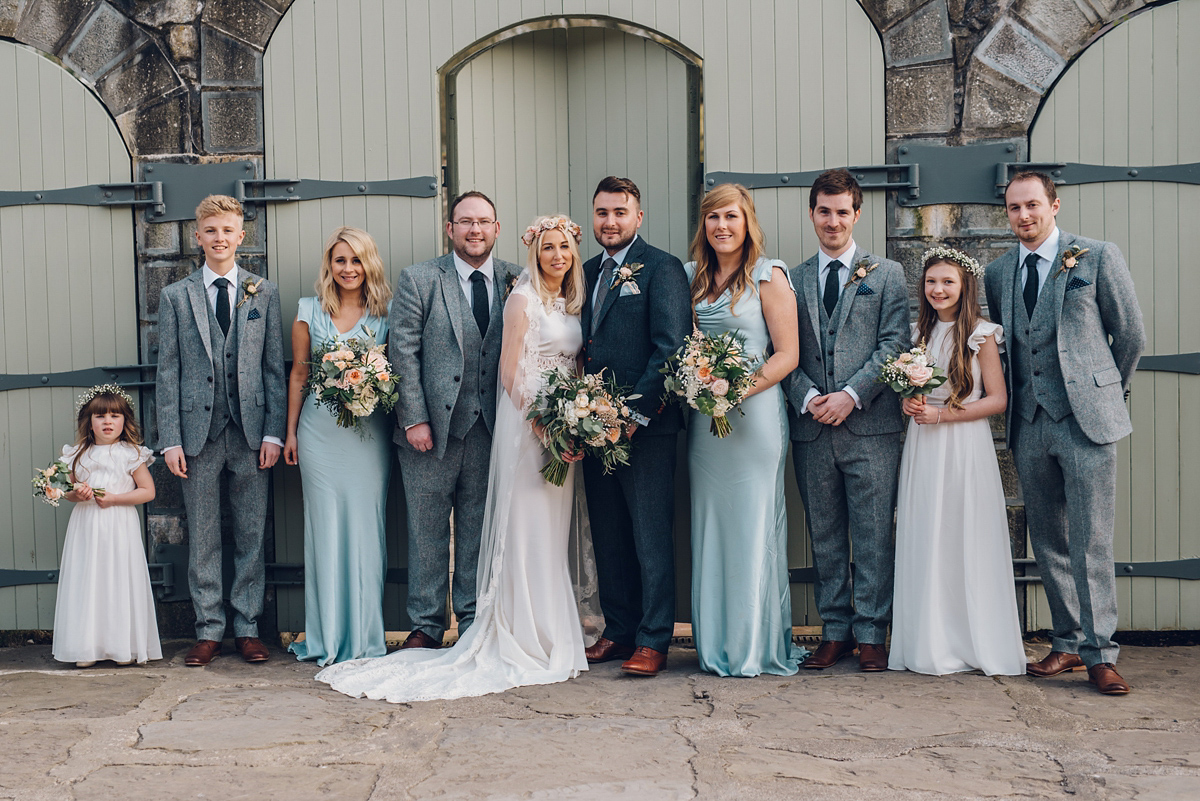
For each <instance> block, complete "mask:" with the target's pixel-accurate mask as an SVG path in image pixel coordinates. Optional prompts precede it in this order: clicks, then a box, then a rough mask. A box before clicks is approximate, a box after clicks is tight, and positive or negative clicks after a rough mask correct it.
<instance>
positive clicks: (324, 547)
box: [288, 298, 392, 665]
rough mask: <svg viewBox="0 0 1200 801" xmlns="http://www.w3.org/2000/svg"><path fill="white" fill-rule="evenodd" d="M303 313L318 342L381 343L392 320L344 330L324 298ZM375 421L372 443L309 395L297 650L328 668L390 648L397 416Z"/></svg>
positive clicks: (301, 437)
mask: <svg viewBox="0 0 1200 801" xmlns="http://www.w3.org/2000/svg"><path fill="white" fill-rule="evenodd" d="M296 319H297V320H303V321H304V322H306V323H308V333H309V339H310V341H311V342H312V345H313V347H314V348H315V347H317V346H318V345H320V344H322V343H324V342H327V341H329V340H332V339H334V338H335V337H340V338H341V339H343V340H347V339H352V338H354V337H365V336H366V332H367V330H369V331H370V332H371V333H372V334H374V336H375V341H376V342H384V341H386V339H387V330H388V328H387V318H386V317H373V316H371V315H364V316H363V318H362V319H361V320H359V322H358V323H357V324H355V326H354V328H352V329H350V330H349V331H347V332H346V333H345V334H339V333H338V331H337V329H336V328H334V325H333V320H331V319H330V317H329V315H328V314H327V313H326V312H325V310H324V309H322V308H321V305H320V303H318V301H317V299H316V298H301V299H300V308H299V310H298V311H297V313H296ZM296 355H297V357H299V354H296ZM367 425H368V428H369V431H370V438H368V439H362V438H360V437H359V435H358V432H357V431H355V430H354V429H352V428H339V427H338V424H337V419H336V418H335V417H334V416H333V414H331V413H330V411H329V410H328V409H327V408H325V407H323V406H318V405H317V402H316V397H315V396H314V395H309V396H308V397H307V398H305V400H304V406H303V408H302V409H301V411H300V422H299V424H298V425H297V428H296V443H297V449H298V452H299V458H300V478H301V485H302V487H303V490H304V640H302V641H300V642H294V643H292V645H291V647H290V648H289V649H288V650H290V651H291V652H292V653H294V654H296V656H297V657H298V658H300V659H303V660H316V661H317V663H318V664H320V665H330V664H333V663H334V662H344V661H345V660H347V659H358V658H361V657H367V656H383V655H384V654H385V653H387V647H386V646H385V644H384V636H383V582H384V576H385V575H386V572H387V550H386V545H385V541H384V517H385V512H386V508H387V487H388V478H389V476H390V473H391V466H392V462H391V454H392V438H391V429H392V417H391V415H387V414H383V413H381V412H376V413H375V414H373V415H371V417H370V419H369V420H368V422H367Z"/></svg>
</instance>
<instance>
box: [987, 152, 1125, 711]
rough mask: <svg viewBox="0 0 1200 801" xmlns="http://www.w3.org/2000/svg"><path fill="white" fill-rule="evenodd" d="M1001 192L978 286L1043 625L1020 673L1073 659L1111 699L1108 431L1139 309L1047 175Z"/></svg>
mask: <svg viewBox="0 0 1200 801" xmlns="http://www.w3.org/2000/svg"><path fill="white" fill-rule="evenodd" d="M1004 202H1005V206H1006V207H1007V209H1008V222H1009V225H1011V226H1012V230H1013V233H1015V234H1016V235H1017V239H1018V240H1020V243H1019V244H1018V245H1017V246H1016V247H1014V248H1011V249H1010V250H1008V251H1007V252H1006V253H1005V254H1004V255H1003V256H1001V257H1000V258H998V259H996V260H995V261H994V262H992V263H991V264H989V265H988V267H987V277H986V279H985V288H986V292H987V303H988V311H989V312H990V313H991V315H992V319H993V320H995V321H996V322H998V323H1000V324H1001V325H1003V326H1004V331H1005V338H1006V339H1007V340H1008V358H1007V359H1006V361H1005V378H1006V379H1007V381H1008V387H1009V398H1010V400H1009V403H1008V412H1007V416H1006V422H1007V435H1008V446H1009V448H1010V449H1011V450H1012V452H1013V456H1014V457H1015V460H1016V464H1017V475H1018V476H1019V477H1020V479H1021V485H1022V487H1023V488H1024V496H1025V519H1026V522H1027V523H1028V526H1029V541H1030V542H1031V543H1032V544H1033V551H1034V556H1036V557H1037V561H1038V566H1039V567H1040V568H1041V571H1042V586H1044V587H1045V589H1046V600H1047V601H1048V602H1049V604H1050V616H1051V621H1052V623H1053V625H1054V633H1053V639H1052V641H1051V651H1050V654H1049V656H1047V657H1046V658H1045V659H1043V660H1042V661H1040V662H1034V663H1030V665H1029V666H1028V668H1027V672H1028V673H1029V674H1031V675H1033V676H1054V675H1057V674H1059V673H1062V672H1064V671H1067V670H1076V669H1079V668H1082V667H1085V666H1086V667H1087V669H1088V677H1089V679H1090V681H1091V682H1092V683H1093V684H1095V685H1096V687H1097V689H1098V690H1099V691H1100V692H1102V693H1104V694H1106V695H1124V694H1126V693H1128V692H1129V685H1128V684H1127V683H1126V682H1125V680H1124V679H1122V678H1121V676H1120V674H1118V673H1117V671H1116V668H1115V667H1114V664H1115V663H1116V661H1117V651H1118V646H1117V644H1116V643H1115V642H1113V640H1112V635H1113V633H1114V632H1115V631H1116V629H1117V594H1116V579H1115V574H1114V571H1113V527H1114V523H1115V518H1116V509H1115V496H1116V483H1117V441H1118V440H1120V439H1122V438H1123V437H1125V436H1127V435H1128V434H1129V433H1130V432H1131V431H1132V430H1133V425H1132V423H1131V422H1130V419H1129V411H1128V409H1127V408H1126V406H1125V400H1126V399H1127V397H1128V395H1129V385H1130V382H1131V381H1132V380H1133V373H1134V371H1135V370H1136V369H1137V363H1138V357H1139V356H1141V353H1142V349H1143V348H1144V347H1145V346H1146V332H1145V329H1144V328H1143V325H1142V311H1141V308H1140V307H1139V306H1138V301H1137V295H1136V294H1135V292H1134V289H1133V278H1132V277H1131V276H1130V274H1129V268H1128V267H1127V266H1126V265H1125V259H1124V258H1122V256H1121V251H1120V250H1118V248H1117V246H1116V245H1114V244H1112V243H1111V242H1100V241H1098V240H1095V239H1085V238H1083V237H1079V236H1074V235H1073V234H1068V233H1066V232H1065V231H1060V230H1059V229H1058V226H1057V224H1056V221H1055V217H1056V215H1057V214H1058V209H1059V200H1058V193H1057V192H1056V191H1055V188H1054V182H1053V180H1051V179H1050V178H1049V177H1048V176H1046V175H1043V174H1041V173H1037V172H1023V173H1018V174H1017V175H1016V176H1015V177H1014V178H1013V180H1012V182H1011V183H1009V185H1008V188H1007V189H1006V190H1005V195H1004Z"/></svg>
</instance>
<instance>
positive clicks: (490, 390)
mask: <svg viewBox="0 0 1200 801" xmlns="http://www.w3.org/2000/svg"><path fill="white" fill-rule="evenodd" d="M499 232H500V223H499V222H498V221H497V220H496V207H495V204H493V203H492V201H491V200H489V199H488V197H487V196H486V195H484V194H482V193H480V192H465V193H463V194H462V195H459V196H458V197H457V198H455V199H454V201H453V202H452V203H451V204H450V220H449V222H447V223H446V235H447V236H449V237H450V240H451V242H452V243H453V250H452V251H451V252H450V253H447V254H446V255H444V256H439V257H438V258H436V259H432V260H430V261H426V262H422V263H420V264H414V265H412V266H411V267H409V268H407V269H405V270H403V271H402V272H401V273H400V278H399V279H398V280H397V282H396V295H395V298H394V299H393V300H392V311H391V315H390V316H389V318H388V327H389V330H390V333H389V335H388V354H389V357H390V359H391V362H392V367H393V368H394V371H395V374H396V376H397V384H398V389H399V395H400V399H399V402H398V403H397V404H396V421H397V425H396V432H395V435H394V436H393V440H394V441H395V443H396V458H397V460H398V461H399V463H400V476H401V479H402V480H403V482H404V495H405V500H406V502H407V505H408V616H409V618H410V619H411V620H412V633H411V634H409V636H408V639H406V640H405V641H404V646H403V647H405V648H438V647H440V646H441V644H442V635H443V634H444V633H445V631H446V623H447V621H446V594H447V592H448V591H449V590H450V587H449V583H450V579H449V572H450V513H451V511H453V512H454V588H453V593H452V596H451V597H452V602H453V606H454V614H455V615H456V616H457V617H458V630H459V633H460V634H461V633H463V632H465V631H466V630H467V628H468V627H469V626H470V625H471V622H472V620H473V619H474V617H475V575H476V567H477V566H478V562H479V538H480V533H481V531H482V529H483V510H484V504H485V501H486V500H487V484H488V462H489V457H490V454H491V449H492V426H493V424H494V423H495V420H496V377H497V367H498V364H499V361H500V343H501V339H502V337H501V329H502V327H503V322H504V296H505V294H506V291H507V289H508V288H509V287H510V286H511V281H512V280H513V279H515V277H516V275H517V274H518V273H519V272H520V268H519V267H517V266H516V265H515V264H510V263H508V262H506V261H501V260H500V259H493V258H492V246H493V245H494V244H495V242H496V235H497V234H498V233H499Z"/></svg>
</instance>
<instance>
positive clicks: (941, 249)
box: [921, 245, 983, 281]
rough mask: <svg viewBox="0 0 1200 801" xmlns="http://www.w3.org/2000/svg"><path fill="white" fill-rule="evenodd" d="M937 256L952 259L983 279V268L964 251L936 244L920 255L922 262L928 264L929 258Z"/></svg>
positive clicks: (947, 259) (946, 259)
mask: <svg viewBox="0 0 1200 801" xmlns="http://www.w3.org/2000/svg"><path fill="white" fill-rule="evenodd" d="M935 257H936V258H938V259H941V260H944V261H952V262H954V263H955V264H957V265H958V266H959V267H962V268H963V269H964V270H966V271H967V272H969V273H970V274H971V275H973V276H975V277H976V278H978V279H979V280H980V281H982V280H983V268H982V267H980V266H979V262H977V261H975V260H974V259H972V258H971V257H970V256H968V255H967V254H966V253H963V252H962V251H961V250H956V249H954V248H948V247H946V246H945V245H938V246H937V247H932V248H930V249H929V250H927V251H925V255H924V256H922V257H921V263H922V264H929V260H930V259H931V258H935Z"/></svg>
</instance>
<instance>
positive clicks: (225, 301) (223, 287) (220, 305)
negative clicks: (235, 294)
mask: <svg viewBox="0 0 1200 801" xmlns="http://www.w3.org/2000/svg"><path fill="white" fill-rule="evenodd" d="M213 286H215V287H216V288H217V325H219V326H221V333H222V334H224V335H225V336H229V279H228V278H218V279H217V280H215V281H213Z"/></svg>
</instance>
